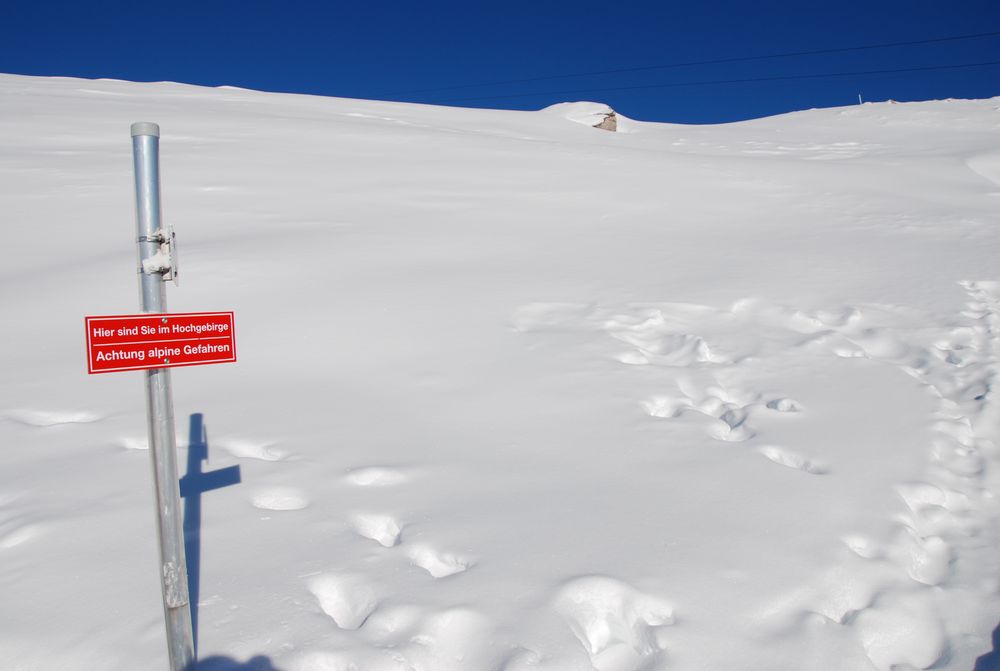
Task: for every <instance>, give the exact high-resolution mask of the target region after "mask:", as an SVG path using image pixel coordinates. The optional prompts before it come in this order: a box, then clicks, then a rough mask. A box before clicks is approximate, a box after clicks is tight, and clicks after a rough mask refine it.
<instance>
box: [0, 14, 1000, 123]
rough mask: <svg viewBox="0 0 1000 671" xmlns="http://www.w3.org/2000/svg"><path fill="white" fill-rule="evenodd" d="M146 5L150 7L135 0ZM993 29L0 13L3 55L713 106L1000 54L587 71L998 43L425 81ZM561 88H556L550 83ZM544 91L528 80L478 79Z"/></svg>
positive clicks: (126, 67)
mask: <svg viewBox="0 0 1000 671" xmlns="http://www.w3.org/2000/svg"><path fill="white" fill-rule="evenodd" d="M143 6H145V7H148V8H149V9H146V10H144V11H142V10H138V9H137V8H139V7H143ZM991 31H1000V0H951V1H949V0H934V1H926V0H909V1H900V0H889V1H885V2H879V1H878V0H869V1H868V2H861V1H858V0H840V1H837V2H816V1H815V0H800V1H799V2H773V1H759V2H735V1H732V0H719V1H718V2H697V3H688V2H684V3H680V2H668V1H665V0H663V1H660V2H655V1H648V2H647V1H643V2H629V1H628V0H618V1H615V0H605V1H602V2H598V1H593V0H576V1H574V2H546V1H545V0H534V1H533V2H527V1H522V0H505V1H502V2H501V1H494V2H489V3H482V2H478V1H477V0H466V1H464V2H453V1H438V0H427V1H426V2H393V1H391V0H390V1H388V2H381V3H380V2H366V1H365V0H353V1H351V2H308V1H303V0H289V1H287V2H262V1H258V0H245V1H241V2H237V1H233V0H225V1H213V0H203V1H202V2H188V1H187V0H179V1H177V2H167V3H136V2H131V3H125V2H118V1H114V2H109V1H104V0H94V1H91V2H63V1H56V2H44V0H39V1H38V2H29V1H28V0H12V1H11V2H10V3H7V4H6V6H5V8H4V10H3V12H2V13H0V72H7V73H15V74H30V75H59V76H74V77H92V78H96V77H109V78H115V79H127V80H133V81H162V80H170V81H178V82H186V83H191V84H202V85H208V86H218V85H223V84H225V85H232V86H241V87H246V88H252V89H260V90H265V91H287V92H296V93H312V94H319V95H329V96H345V97H353V98H380V99H388V100H402V101H413V102H447V104H454V105H464V106H470V107H495V108H505V109H539V108H541V107H544V106H545V105H549V104H552V103H555V102H563V101H566V100H598V101H601V102H606V103H608V104H610V105H611V106H612V107H614V108H615V109H617V110H619V111H620V112H622V113H623V114H625V115H627V116H631V117H634V118H638V119H645V120H654V121H673V122H683V123H717V122H721V121H732V120H737V119H746V118H751V117H758V116H766V115H770V114H777V113H781V112H787V111H792V110H798V109H806V108H810V107H829V106H837V105H849V104H853V103H856V102H857V97H858V94H859V93H860V94H861V95H862V96H863V97H864V99H865V100H886V99H889V98H892V99H896V100H926V99H934V98H947V97H956V98H957V97H962V98H985V97H991V96H997V95H1000V65H992V66H984V67H977V68H968V69H955V70H937V71H922V72H910V73H897V74H882V75H851V76H845V77H837V78H830V79H792V80H782V81H770V82H753V83H732V84H715V85H699V86H673V87H663V88H635V89H629V90H620V91H612V90H606V91H593V90H589V89H600V88H615V87H635V86H646V85H650V84H677V83H684V82H698V81H717V80H730V79H748V78H767V77H786V76H798V75H805V74H817V73H834V72H857V71H868V70H887V69H901V68H921V67H928V66H941V65H953V64H965V63H979V62H986V61H1000V35H997V36H993V37H986V38H979V39H970V40H963V41H955V42H944V43H937V44H927V45H921V46H910V47H898V48H888V49H874V50H864V51H855V52H847V53H838V54H825V55H813V56H803V57H795V58H779V59H767V60H756V61H748V62H736V63H724V64H714V65H701V66H690V67H680V68H672V69H660V70H645V71H639V72H620V73H615V74H605V75H594V76H585V77H572V78H563V79H550V80H546V81H533V82H521V83H514V84H505V85H492V86H479V87H469V88H456V89H451V90H441V91H426V92H421V93H409V92H411V91H415V90H423V89H432V88H437V87H447V86H457V85H463V84H480V83H487V82H495V81H500V80H511V79H524V78H532V77H546V76H553V75H562V74H568V73H580V72H592V71H602V70H611V69H621V68H636V67H645V66H651V65H662V64H670V63H677V62H691V61H705V60H716V59H725V58H738V57H746V56H759V55H768V54H775V53H787V52H795V51H805V50H818V49H835V48H839V47H852V46H859V45H870V44H883V43H889V42H902V41H911V40H923V39H933V38H940V37H950V36H957V35H967V34H973V33H984V32H991ZM550 92H551V93H550ZM525 93H528V94H538V95H531V96H530V97H509V98H504V97H496V98H490V99H478V100H462V99H467V98H481V97H483V96H510V95H515V94H525Z"/></svg>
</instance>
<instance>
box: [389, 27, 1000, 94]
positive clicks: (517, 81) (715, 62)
mask: <svg viewBox="0 0 1000 671" xmlns="http://www.w3.org/2000/svg"><path fill="white" fill-rule="evenodd" d="M998 35H1000V31H993V32H988V33H973V34H971V35H953V36H951V37H935V38H931V39H926V40H908V41H906V42H883V43H880V44H865V45H860V46H853V47H835V48H831V49H810V50H806V51H786V52H783V53H777V54H765V55H762V56H733V57H731V58H714V59H710V60H704V61H682V62H677V63H665V64H662V65H642V66H637V67H630V68H614V69H611V70H593V71H590V72H574V73H568V74H560V75H545V76H542V77H525V78H522V79H503V80H498V81H491V82H480V83H477V84H456V85H453V86H438V87H434V88H426V89H416V90H412V91H402V92H398V93H393V94H388V95H386V96H384V97H386V98H391V97H396V96H403V95H410V94H415V93H433V92H438V91H454V90H457V89H469V88H479V87H484V86H501V85H505V84H524V83H527V82H541V81H551V80H555V79H570V78H572V77H592V76H597V75H611V74H620V73H624V72H643V71H648V70H667V69H671V68H683V67H692V66H696V65H718V64H721V63H744V62H748V61H762V60H767V59H775V58H793V57H797V56H816V55H820V54H840V53H847V52H851V51H865V50H868V49H890V48H893V47H909V46H917V45H922V44H938V43H941V42H957V41H960V40H972V39H977V38H982V37H996V36H998Z"/></svg>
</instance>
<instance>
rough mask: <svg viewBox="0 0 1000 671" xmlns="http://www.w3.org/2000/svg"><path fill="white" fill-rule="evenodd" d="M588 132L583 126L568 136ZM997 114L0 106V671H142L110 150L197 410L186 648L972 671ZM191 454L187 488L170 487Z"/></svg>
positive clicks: (137, 485)
mask: <svg viewBox="0 0 1000 671" xmlns="http://www.w3.org/2000/svg"><path fill="white" fill-rule="evenodd" d="M597 107H601V106H597ZM998 108H1000V100H996V99H994V100H985V101H946V102H933V103H921V104H901V105H888V104H868V105H863V106H854V107H846V108H842V109H830V110H814V111H809V112H802V113H797V114H790V115H785V116H782V117H776V118H771V119H762V120H758V121H751V122H746V123H739V124H731V125H725V126H714V127H685V126H675V125H667V124H649V123H642V122H637V121H631V120H627V119H624V118H622V119H621V121H622V126H621V129H622V130H623V131H625V132H620V133H607V132H603V131H600V130H595V129H593V128H589V127H587V124H585V123H574V122H573V119H574V118H575V119H576V120H580V119H586V118H587V116H588V115H590V114H593V112H594V106H593V105H592V104H581V105H569V106H560V107H559V108H558V109H549V110H546V111H543V112H537V113H528V112H494V111H484V110H461V109H445V108H434V107H428V106H418V105H401V104H389V103H380V102H364V101H358V100H338V99H324V98H318V97H307V96H290V95H272V94H265V93H256V92H251V91H244V90H237V89H204V88H197V87H190V86H182V85H176V84H131V83H126V82H116V81H84V80H74V79H42V78H30V77H16V76H0V146H3V147H4V150H3V152H2V154H0V190H2V202H3V203H4V207H3V216H4V226H5V228H4V231H5V233H6V236H5V248H6V251H7V253H6V255H5V258H4V263H3V265H2V267H0V275H2V279H0V291H2V292H3V305H4V308H5V312H4V314H5V315H6V320H5V335H4V342H5V345H6V346H5V347H4V348H3V349H0V358H2V362H0V366H2V370H3V371H4V376H3V382H2V384H0V436H2V441H3V444H4V447H5V449H4V450H3V453H2V455H0V464H2V467H0V594H3V598H2V599H0V618H2V620H3V626H2V631H3V634H2V635H0V666H3V668H4V669H10V670H17V671H23V670H27V669H31V670H36V669H45V670H48V669H67V670H81V671H83V670H87V671H90V670H92V669H98V668H101V669H111V668H120V669H140V668H143V669H144V668H163V667H164V665H165V661H164V660H165V655H166V653H165V644H164V640H163V624H162V611H161V607H160V596H159V588H158V583H157V560H156V543H155V535H154V528H153V514H152V513H153V511H152V500H151V499H152V496H151V486H150V481H149V466H148V460H149V453H148V450H146V441H145V438H144V431H145V417H144V415H145V408H144V402H143V397H142V375H141V374H139V373H121V374H115V375H100V376H87V375H86V373H85V371H86V366H85V361H84V351H83V348H84V343H83V338H82V336H83V333H82V331H81V323H82V320H83V316H84V315H99V314H122V313H129V312H134V311H137V307H136V305H137V303H136V300H137V299H136V286H135V251H134V235H135V233H134V213H133V210H134V204H133V186H132V174H131V144H130V141H129V125H130V124H131V123H132V122H134V121H140V120H141V121H155V122H158V123H159V124H161V127H162V144H161V147H162V178H163V203H164V218H165V223H167V224H173V225H174V226H175V228H176V230H177V232H178V237H179V238H180V242H181V245H182V246H183V247H184V253H185V266H186V267H185V282H184V286H183V287H182V288H180V289H174V288H173V287H170V288H169V290H168V294H169V304H170V307H171V308H172V309H173V310H175V311H178V312H181V311H199V310H206V311H207V310H235V312H236V321H237V329H238V331H239V335H238V339H239V344H240V352H239V356H240V361H239V363H237V364H230V365H225V366H203V367H197V368H184V369H178V370H177V371H175V372H174V373H173V381H174V391H175V404H176V415H177V424H178V436H179V442H180V443H181V444H182V446H183V445H186V444H187V440H186V436H187V425H188V422H187V420H188V417H189V415H191V414H192V413H203V414H204V418H205V425H206V427H207V439H208V448H209V459H208V461H207V462H204V463H202V464H201V468H202V470H203V471H204V472H205V473H211V472H212V471H215V470H218V469H222V468H225V467H227V466H231V465H234V464H238V465H239V466H240V467H241V469H242V482H241V483H240V484H237V485H231V486H228V487H223V488H219V489H211V490H206V491H204V492H202V493H201V494H200V496H199V501H200V504H201V511H200V530H201V536H200V538H201V544H200V562H199V573H198V577H199V584H200V599H199V606H198V619H199V623H200V627H199V630H200V636H199V641H200V653H201V656H202V657H210V656H218V655H226V656H229V657H231V658H233V659H236V660H246V659H250V658H254V657H257V658H258V659H261V657H258V656H263V657H266V658H267V659H268V660H269V661H270V663H271V664H273V666H274V668H276V669H281V670H282V671H331V670H338V671H346V670H348V669H355V670H369V669H371V670H374V671H383V670H384V671H399V670H403V669H407V670H418V671H451V670H456V671H457V670H463V671H465V670H471V671H479V670H484V671H536V670H540V671H579V670H585V671H586V670H590V669H597V670H599V671H640V670H643V671H652V670H655V669H671V670H673V669H677V670H680V671H713V670H721V669H726V670H731V669H754V670H767V671H812V670H815V671H870V670H872V669H876V670H878V671H890V670H895V671H901V670H906V669H928V668H934V669H947V670H951V671H958V670H968V669H971V668H972V667H973V666H974V665H975V663H976V659H977V658H978V657H980V656H982V655H985V654H987V653H989V652H990V651H991V633H992V631H993V629H994V627H995V626H996V625H997V621H998V619H1000V596H998V592H1000V580H998V579H1000V523H998V512H1000V511H998V506H997V503H996V499H995V496H996V494H997V492H998V491H1000V478H998V473H1000V464H998V460H1000V454H998V443H997V440H998V436H997V431H998V427H1000V403H998V400H997V397H996V391H995V390H996V388H997V375H998V372H1000V283H998V280H1000V277H998V270H997V259H998V258H1000V235H998V224H1000V221H998V218H997V212H998V207H1000V132H998V131H1000V111H998ZM186 456H187V454H186V452H185V451H184V449H182V451H181V453H180V465H181V468H182V470H186V463H187V459H186Z"/></svg>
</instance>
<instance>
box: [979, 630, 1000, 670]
mask: <svg viewBox="0 0 1000 671" xmlns="http://www.w3.org/2000/svg"><path fill="white" fill-rule="evenodd" d="M973 671H1000V624H998V625H997V627H996V629H994V630H993V649H992V650H990V651H989V652H987V653H986V654H985V655H983V656H982V657H980V658H979V659H977V660H976V666H975V668H974V669H973Z"/></svg>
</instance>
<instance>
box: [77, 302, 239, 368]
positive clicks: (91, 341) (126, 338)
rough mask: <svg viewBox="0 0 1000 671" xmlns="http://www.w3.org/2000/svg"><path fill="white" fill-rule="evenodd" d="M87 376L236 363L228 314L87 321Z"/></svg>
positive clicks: (121, 317) (188, 313)
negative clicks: (90, 374) (88, 374)
mask: <svg viewBox="0 0 1000 671" xmlns="http://www.w3.org/2000/svg"><path fill="white" fill-rule="evenodd" d="M84 321H85V323H86V327H87V372H88V373H114V372H117V371H123V370H145V369H148V368H174V367H177V366H200V365H203V364H209V363H229V362H231V361H236V333H235V331H234V328H233V313H232V312H185V313H176V314H166V313H164V314H142V315H116V316H111V317H86V318H85V320H84Z"/></svg>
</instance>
